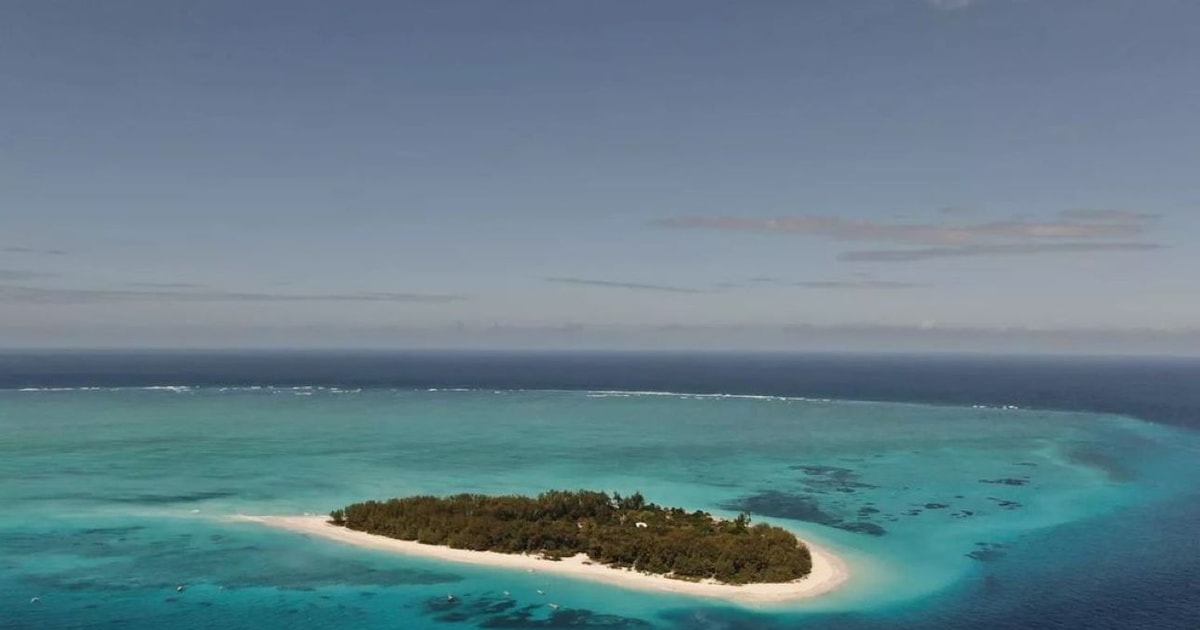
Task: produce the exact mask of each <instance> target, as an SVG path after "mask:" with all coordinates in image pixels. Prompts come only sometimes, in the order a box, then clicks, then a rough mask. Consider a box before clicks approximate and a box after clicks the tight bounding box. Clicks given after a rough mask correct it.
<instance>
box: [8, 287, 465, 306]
mask: <svg viewBox="0 0 1200 630" xmlns="http://www.w3.org/2000/svg"><path fill="white" fill-rule="evenodd" d="M464 299H466V298H465V296H461V295H453V294H431V293H344V294H343V293H326V294H312V295H305V294H299V293H295V294H293V293H242V292H235V291H135V290H107V289H57V288H40V287H29V286H13V285H0V302H10V303H13V302H19V303H44V304H77V303H97V302H397V303H443V302H456V301H460V300H464Z"/></svg>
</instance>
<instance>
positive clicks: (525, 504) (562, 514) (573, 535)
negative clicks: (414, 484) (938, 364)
mask: <svg viewBox="0 0 1200 630" xmlns="http://www.w3.org/2000/svg"><path fill="white" fill-rule="evenodd" d="M329 516H330V522H332V523H333V524H334V525H340V526H343V527H347V528H349V529H353V530H358V531H362V532H367V533H370V534H378V535H382V536H389V537H391V538H398V539H400V540H415V541H418V542H421V543H425V544H429V545H443V546H447V547H453V548H455V549H471V550H474V551H498V552H502V553H518V554H519V553H528V554H540V555H542V556H544V557H546V558H549V559H561V558H564V557H569V556H574V555H576V554H579V553H584V554H587V556H588V557H589V558H590V559H591V560H592V561H593V562H596V563H598V564H603V565H608V566H613V567H625V568H631V569H634V570H637V571H642V572H645V573H653V574H659V575H666V576H668V577H674V578H680V579H687V580H700V579H708V578H711V579H715V580H717V581H719V582H724V583H727V584H748V583H756V582H772V583H775V582H790V581H792V580H796V579H799V578H802V577H804V576H805V575H808V573H809V571H810V570H811V569H812V558H811V556H810V555H809V552H808V548H807V547H805V546H804V545H803V544H802V543H801V542H800V541H799V540H797V539H796V537H795V536H794V535H793V534H792V533H791V532H788V531H787V530H784V529H781V528H778V527H773V526H770V525H765V524H757V525H751V524H750V515H749V514H747V513H742V514H741V515H739V516H738V517H737V518H735V519H733V520H720V519H716V518H713V516H712V515H710V514H708V513H707V512H700V511H696V512H690V513H689V512H686V511H684V510H682V509H680V508H664V507H660V506H657V505H655V504H653V503H647V502H646V500H645V498H643V497H642V495H641V494H633V495H631V496H628V497H622V496H621V495H619V494H615V493H614V494H613V495H612V496H609V495H608V494H607V493H604V492H590V491H586V490H580V491H578V492H570V491H561V490H553V491H550V492H543V493H542V494H540V495H538V496H537V497H536V498H534V497H522V496H499V497H489V496H485V495H480V494H459V495H455V496H450V497H434V496H415V497H407V498H403V499H391V500H389V501H367V502H364V503H355V504H352V505H349V506H347V507H345V508H343V509H341V510H334V511H333V512H330V514H329Z"/></svg>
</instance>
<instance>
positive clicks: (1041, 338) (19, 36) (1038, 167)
mask: <svg viewBox="0 0 1200 630" xmlns="http://www.w3.org/2000/svg"><path fill="white" fill-rule="evenodd" d="M1196 24H1200V3H1197V2H1194V1H1193V0H1053V1H1052V0H810V1H805V2H793V1H767V0H763V1H756V2H727V1H721V2H712V1H706V0H687V1H670V0H661V1H656V2H639V1H632V0H631V1H618V0H610V1H606V2H573V1H562V0H526V1H521V2H496V1H492V0H488V1H470V0H461V1H454V2H400V1H395V2H393V1H367V0H353V1H348V2H337V3H331V2H312V1H308V0H288V1H287V2H273V1H265V0H264V1H256V2H242V1H236V2H229V1H223V0H210V1H206V2H191V1H189V2H180V1H176V0H141V1H131V0H109V1H107V2H90V1H86V0H70V1H68V0H10V1H8V2H4V3H0V347H9V348H37V347H54V348H67V347H81V348H82V347H111V348H169V347H178V348H235V347H298V348H310V347H311V348H319V347H331V348H337V347H346V348H408V347H422V348H426V347H428V348H434V347H454V348H476V347H478V348H530V349H541V348H547V349H565V348H605V349H618V348H656V349H658V348H671V349H734V350H736V349H765V350H851V351H908V350H923V351H933V352H951V351H985V352H1005V351H1015V352H1072V353H1077V352H1084V353H1146V354H1158V353H1167V354H1200V242H1198V237H1200V80H1197V77H1200V37H1196V26H1195V25H1196Z"/></svg>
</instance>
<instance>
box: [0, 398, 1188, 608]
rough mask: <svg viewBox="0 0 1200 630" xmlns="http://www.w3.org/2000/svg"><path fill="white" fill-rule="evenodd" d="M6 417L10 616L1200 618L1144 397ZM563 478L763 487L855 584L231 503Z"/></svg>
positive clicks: (0, 490)
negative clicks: (442, 542)
mask: <svg viewBox="0 0 1200 630" xmlns="http://www.w3.org/2000/svg"><path fill="white" fill-rule="evenodd" d="M0 435H2V436H3V437H2V440H0V502H2V504H3V505H4V506H6V508H7V509H5V510H4V511H3V513H0V627H5V628H67V627H122V628H164V627H173V628H274V627H311V628H334V627H337V628H347V627H354V628H452V627H481V626H482V627H579V626H601V627H663V628H674V627H682V628H710V627H711V628H775V627H781V628H791V627H804V628H810V627H839V628H849V627H929V626H931V625H938V626H942V627H967V626H972V627H1006V626H1011V627H1031V626H1030V623H1029V622H1028V621H1022V619H1028V617H1024V618H1022V617H1021V615H1022V614H1024V613H1023V612H1022V611H1023V609H1028V608H1036V607H1037V606H1038V605H1042V606H1047V607H1052V608H1053V607H1057V608H1060V609H1062V608H1080V607H1087V606H1092V607H1095V610H1096V615H1100V616H1101V617H1099V618H1098V619H1099V622H1098V623H1096V624H1089V625H1093V626H1095V627H1100V626H1103V625H1104V623H1103V621H1104V619H1107V618H1110V617H1111V616H1112V615H1118V613H1120V614H1125V615H1126V616H1125V617H1123V619H1125V620H1124V621H1122V622H1121V626H1120V627H1137V622H1136V620H1137V619H1139V618H1140V619H1144V620H1145V623H1146V624H1147V625H1146V626H1145V627H1179V628H1184V627H1196V626H1195V625H1194V624H1193V622H1195V621H1196V619H1195V618H1194V617H1192V614H1193V613H1194V612H1195V611H1196V610H1198V608H1197V607H1196V600H1195V598H1196V590H1197V584H1196V583H1195V582H1194V581H1191V580H1193V579H1194V578H1195V577H1196V576H1197V575H1200V572H1197V571H1196V568H1197V565H1196V562H1197V551H1198V549H1197V543H1196V535H1195V533H1194V531H1192V530H1191V529H1190V528H1191V527H1192V526H1194V523H1195V522H1197V521H1196V517H1197V516H1200V510H1197V501H1196V496H1197V479H1198V478H1200V477H1198V473H1200V457H1198V456H1200V437H1198V434H1197V433H1196V432H1195V431H1192V430H1189V429H1187V428H1182V427H1173V426H1166V425H1159V424H1152V423H1150V422H1146V421H1143V420H1138V419H1134V418H1131V417H1126V416H1118V415H1103V414H1097V413H1091V412H1067V411H1053V412H1052V411H1038V410H1024V409H1006V408H997V407H988V408H971V407H961V406H960V407H954V406H932V405H922V404H899V403H887V402H844V401H830V400H815V399H802V398H787V397H768V396H764V397H738V396H696V395H661V394H650V393H643V394H639V393H621V392H604V391H541V390H505V389H497V390H493V389H466V390H456V389H449V388H433V389H428V388H420V389H414V388H411V387H404V388H381V387H375V388H357V387H346V386H324V387H320V386H316V387H311V386H303V387H249V386H237V387H219V386H207V387H192V386H181V387H173V388H168V389H146V388H140V387H123V388H98V389H79V388H70V389H65V390H62V391H55V390H54V388H47V387H45V386H42V387H39V388H36V389H34V390H31V391H21V390H20V388H15V389H8V390H3V391H0ZM548 488H595V489H606V490H616V491H620V492H631V491H634V490H640V491H642V492H643V493H644V494H646V495H647V497H648V498H650V499H651V500H654V501H656V502H659V503H663V504H670V505H681V506H685V507H687V508H699V509H706V510H711V511H713V512H716V513H721V512H729V513H732V512H734V511H737V510H740V509H749V510H750V511H751V512H752V513H753V514H754V518H756V519H760V520H769V521H771V522H774V523H777V524H780V525H783V526H786V527H789V528H792V529H794V530H796V531H797V532H800V533H801V534H802V535H804V536H806V537H809V538H811V539H813V540H815V541H818V542H820V543H822V544H824V545H826V546H828V547H830V548H831V549H833V550H835V551H836V552H838V553H839V554H842V555H843V556H844V557H846V558H847V559H848V560H849V562H850V564H851V568H852V571H853V578H852V581H851V583H850V584H849V585H847V586H846V587H845V588H843V589H842V590H840V591H838V592H837V593H835V594H832V595H830V596H827V597H822V598H818V599H814V600H810V601H807V602H804V603H801V604H795V605H790V606H787V607H784V608H775V609H769V610H743V609H738V608H736V607H730V606H727V605H719V604H714V603H711V602H706V601H702V600H694V599H689V598H684V597H678V596H664V595H658V594H645V593H640V592H634V591H627V590H621V589H618V588H615V587H609V586H603V585H596V584H590V583H586V582H578V581H572V580H569V579H565V578H560V577H552V576H547V575H541V574H536V573H535V574H527V573H513V572H506V571H501V570H491V569H484V568H476V567H464V566H460V565H453V564H445V563H438V562H433V561H428V560H418V559H412V558H406V557H397V556H391V555H387V554H382V553H379V552H373V551H367V550H362V549H356V548H352V547H347V546H342V545H339V544H337V543H333V542H327V541H321V540H311V539H308V538H305V537H303V536H300V535H295V534H291V533H287V532H280V531H274V530H269V529H264V528H263V527H261V526H258V525H254V524H246V523H236V522H230V521H228V520H226V517H228V516H229V515H232V514H237V513H251V514H299V513H305V512H313V513H324V512H327V511H328V510H329V509H331V508H334V507H338V506H341V505H343V504H345V503H348V502H351V501H356V500H361V499H367V498H381V497H390V496H397V495H406V494H412V493H455V492H484V493H512V492H518V493H536V492H538V491H541V490H544V489H548ZM1131 576H1132V577H1131ZM1142 576H1145V578H1144V579H1143V578H1142ZM1120 580H1125V582H1120ZM1114 581H1115V582H1114ZM181 583H182V584H186V588H185V590H184V591H183V592H176V585H177V584H181ZM1113 583H1118V584H1127V585H1128V586H1127V587H1123V591H1128V590H1130V589H1132V590H1133V594H1132V595H1131V596H1130V598H1129V599H1128V601H1116V602H1114V601H1112V597H1111V595H1105V596H1104V599H1103V601H1101V600H1100V597H1101V594H1104V593H1108V591H1106V590H1105V588H1106V586H1108V585H1111V584H1113ZM1145 584H1153V587H1152V589H1151V591H1150V592H1138V591H1137V589H1138V587H1139V585H1145ZM1173 586H1175V587H1177V592H1168V590H1169V589H1170V588H1172V587H1173ZM539 589H540V590H543V591H545V593H546V594H545V595H538V594H537V591H538V590H539ZM505 590H507V591H509V592H510V593H511V598H506V597H504V596H503V595H502V592H503V591H505ZM449 593H453V594H454V595H455V596H456V601H455V602H453V603H450V602H448V601H447V600H446V595H447V594H449ZM34 597H37V598H40V601H38V602H36V603H30V601H31V598H34ZM1039 598H1041V600H1044V601H1041V603H1040V604H1039ZM550 602H554V603H556V604H559V605H560V606H561V608H559V609H558V610H557V611H554V610H552V609H551V608H550V607H549V606H548V605H547V604H548V603H550ZM1114 607H1116V608H1117V609H1119V610H1114ZM1172 607H1174V608H1172ZM1130 610H1133V611H1134V612H1135V613H1137V615H1140V616H1134V617H1132V619H1133V620H1134V621H1133V622H1132V623H1131V622H1130V621H1129V619H1130V617H1129V616H1128V614H1129V612H1130ZM1122 611H1123V612H1122ZM1026 612H1027V611H1026ZM1118 616H1119V615H1118ZM1048 627H1077V626H1075V625H1074V624H1073V623H1071V622H1070V620H1069V619H1067V620H1066V621H1060V622H1058V625H1053V624H1052V625H1050V626H1048Z"/></svg>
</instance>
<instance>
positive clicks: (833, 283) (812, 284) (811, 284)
mask: <svg viewBox="0 0 1200 630" xmlns="http://www.w3.org/2000/svg"><path fill="white" fill-rule="evenodd" d="M791 286H794V287H800V288H803V289H837V290H845V289H851V290H853V289H861V290H871V289H885V290H886V289H923V288H926V287H928V286H929V285H927V284H922V283H919V282H898V281H894V280H818V281H808V282H793V283H791Z"/></svg>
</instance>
